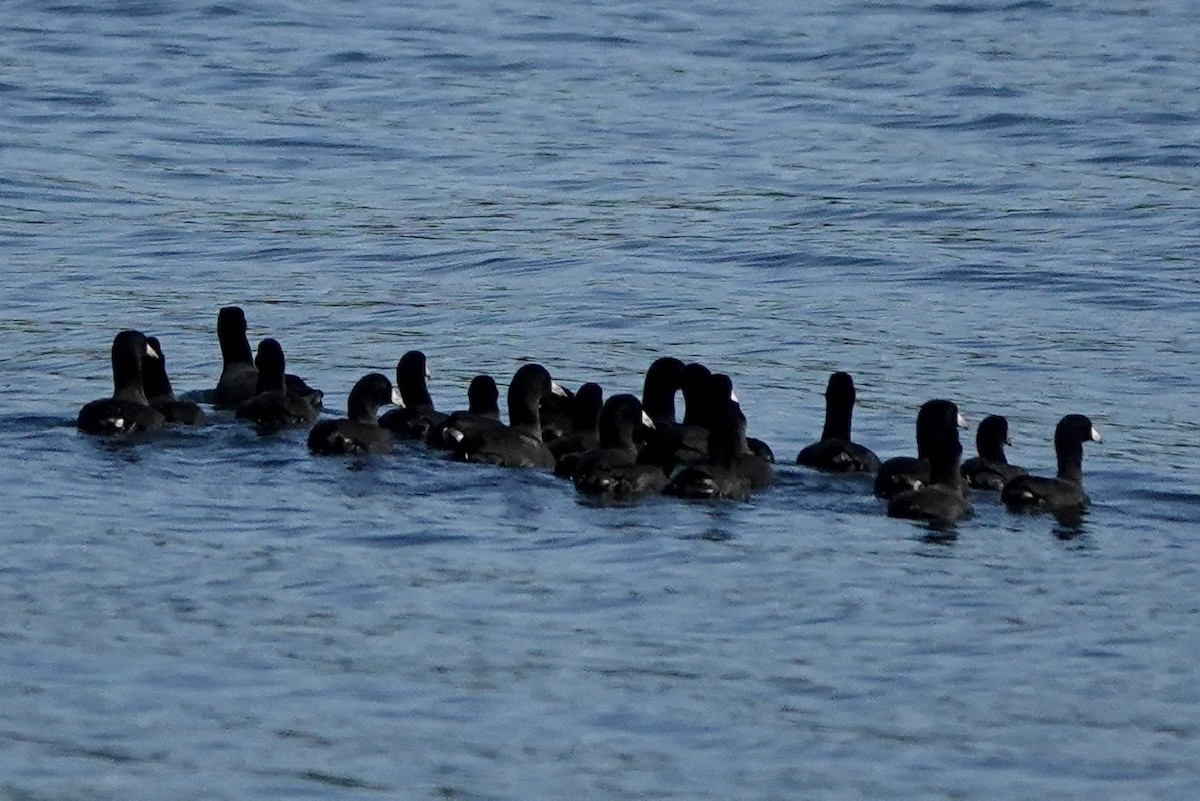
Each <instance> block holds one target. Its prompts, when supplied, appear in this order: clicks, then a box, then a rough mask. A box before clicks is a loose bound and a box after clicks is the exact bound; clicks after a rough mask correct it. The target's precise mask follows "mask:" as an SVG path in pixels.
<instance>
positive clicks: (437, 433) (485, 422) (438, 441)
mask: <svg viewBox="0 0 1200 801" xmlns="http://www.w3.org/2000/svg"><path fill="white" fill-rule="evenodd" d="M499 425H503V423H502V422H501V420H500V390H499V389H498V388H497V387H496V380H495V379H494V378H492V377H491V376H490V375H487V374H486V373H480V374H479V375H477V376H475V377H474V378H472V379H471V383H470V385H469V386H468V387H467V408H466V409H459V410H458V411H454V412H451V413H450V414H448V415H446V417H445V418H444V419H442V420H441V421H440V422H437V423H434V424H433V425H432V426H430V427H429V433H428V434H426V435H425V444H426V445H428V446H429V447H431V448H442V449H446V450H450V449H453V448H454V446H455V445H457V444H458V441H459V440H460V439H462V438H463V437H466V436H470V435H471V434H474V433H475V432H476V431H478V430H479V429H482V428H493V427H495V426H499ZM447 431H452V432H454V435H453V436H450V435H449V434H447Z"/></svg>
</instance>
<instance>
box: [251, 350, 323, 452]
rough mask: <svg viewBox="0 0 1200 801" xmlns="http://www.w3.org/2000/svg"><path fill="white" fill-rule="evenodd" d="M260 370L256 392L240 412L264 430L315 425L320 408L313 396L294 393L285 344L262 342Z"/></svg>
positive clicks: (257, 361)
mask: <svg viewBox="0 0 1200 801" xmlns="http://www.w3.org/2000/svg"><path fill="white" fill-rule="evenodd" d="M254 366H255V368H256V372H257V373H258V381H257V383H256V384H255V394H254V396H253V397H251V398H250V399H249V400H246V401H244V402H242V403H241V404H239V405H238V407H237V416H238V417H240V418H242V419H243V420H249V421H250V422H252V423H254V425H255V426H256V427H257V428H258V430H259V432H260V433H263V434H269V433H273V432H275V431H279V430H282V429H285V428H301V427H308V426H311V425H312V424H313V423H314V422H315V421H316V419H317V413H318V412H319V411H320V408H319V407H318V406H316V405H314V404H313V401H312V399H311V396H308V395H294V394H292V392H291V391H289V390H288V387H287V381H286V380H285V379H284V356H283V348H282V347H281V346H280V345H279V342H277V341H276V340H274V339H270V338H267V339H264V340H263V341H262V342H260V343H258V355H257V356H256V357H255V359H254Z"/></svg>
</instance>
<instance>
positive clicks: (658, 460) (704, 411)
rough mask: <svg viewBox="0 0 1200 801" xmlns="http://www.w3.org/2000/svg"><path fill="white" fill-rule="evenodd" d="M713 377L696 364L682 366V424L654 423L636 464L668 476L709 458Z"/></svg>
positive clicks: (680, 378)
mask: <svg viewBox="0 0 1200 801" xmlns="http://www.w3.org/2000/svg"><path fill="white" fill-rule="evenodd" d="M711 379H712V373H711V372H710V371H709V369H708V368H707V367H705V366H704V365H702V364H699V363H698V362H692V363H691V364H688V365H685V366H684V368H683V369H682V370H681V371H680V374H679V382H680V389H681V390H682V391H683V403H684V410H683V422H681V423H676V424H674V425H672V424H670V423H669V422H664V423H662V424H659V423H658V422H656V423H655V426H656V428H655V429H654V430H653V431H652V432H650V433H649V434H648V436H647V437H646V442H645V444H644V445H643V446H642V450H641V453H639V454H638V461H639V462H641V463H643V464H654V465H658V466H659V467H660V468H662V471H663V472H664V473H666V474H667V475H671V473H672V472H674V471H675V469H676V468H677V467H679V466H680V465H688V464H694V463H697V462H702V461H704V459H705V458H706V457H707V455H708V420H709V417H710V416H711V408H712V403H711V401H710V399H709V396H710V389H711V386H710V381H711Z"/></svg>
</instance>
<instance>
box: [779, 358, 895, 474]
mask: <svg viewBox="0 0 1200 801" xmlns="http://www.w3.org/2000/svg"><path fill="white" fill-rule="evenodd" d="M855 399H856V393H855V390H854V379H853V378H851V377H850V374H849V373H842V372H838V373H834V374H833V375H831V376H829V383H828V384H827V385H826V387H825V427H824V428H823V429H822V430H821V439H820V440H818V441H817V442H814V443H813V444H811V445H809V446H807V447H805V448H804V449H803V450H801V451H800V453H799V454H798V455H797V456H796V464H799V465H804V466H805V467H812V468H815V469H817V470H824V471H825V472H828V473H875V472H877V471H878V470H879V457H878V456H876V455H875V453H874V452H873V451H872V450H871V449H870V448H866V447H864V446H862V445H859V444H858V443H857V442H853V441H852V440H851V439H850V424H851V421H852V419H853V416H854V403H855Z"/></svg>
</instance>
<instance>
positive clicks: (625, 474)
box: [555, 394, 667, 500]
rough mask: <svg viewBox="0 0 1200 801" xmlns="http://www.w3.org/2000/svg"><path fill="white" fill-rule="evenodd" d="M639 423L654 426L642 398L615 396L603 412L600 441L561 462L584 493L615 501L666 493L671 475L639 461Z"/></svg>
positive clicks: (601, 415) (607, 402) (608, 401)
mask: <svg viewBox="0 0 1200 801" xmlns="http://www.w3.org/2000/svg"><path fill="white" fill-rule="evenodd" d="M639 426H645V427H647V428H653V427H654V421H653V420H651V419H650V416H649V415H648V414H646V413H645V411H644V409H643V406H642V404H641V402H640V401H638V399H637V398H636V397H635V396H633V395H629V394H620V395H613V396H612V397H611V398H609V399H608V400H607V401H605V402H604V408H603V409H602V410H601V412H600V423H599V430H600V433H599V444H598V446H597V447H595V448H591V449H589V450H587V451H584V452H582V453H579V454H576V455H574V456H573V457H571V458H570V459H569V460H567V461H568V462H569V463H570V464H564V462H560V463H559V464H558V465H556V466H555V472H559V467H563V468H564V470H563V472H568V470H569V474H570V477H571V480H572V481H573V482H574V483H575V489H577V490H578V491H579V492H580V493H582V494H584V495H590V496H593V497H598V498H608V499H611V500H622V499H629V498H635V497H638V496H642V495H651V494H657V493H659V492H662V490H663V488H664V487H665V486H666V485H667V477H666V475H665V474H664V473H663V471H662V470H660V469H659V468H658V467H657V466H656V465H652V464H638V462H637V454H638V448H637V444H636V442H635V441H634V432H635V431H637V430H638V428H639Z"/></svg>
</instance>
